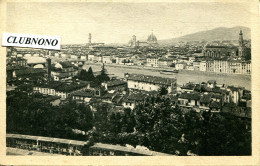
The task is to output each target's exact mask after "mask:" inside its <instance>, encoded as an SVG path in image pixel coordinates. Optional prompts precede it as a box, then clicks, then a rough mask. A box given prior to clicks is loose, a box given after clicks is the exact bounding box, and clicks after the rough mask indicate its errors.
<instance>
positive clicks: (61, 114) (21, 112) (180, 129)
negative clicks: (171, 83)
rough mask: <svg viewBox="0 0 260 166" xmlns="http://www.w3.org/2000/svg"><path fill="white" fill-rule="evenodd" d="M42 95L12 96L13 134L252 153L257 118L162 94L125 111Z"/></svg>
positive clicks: (178, 151) (184, 151) (175, 150)
mask: <svg viewBox="0 0 260 166" xmlns="http://www.w3.org/2000/svg"><path fill="white" fill-rule="evenodd" d="M35 95H40V94H35ZM39 98H40V96H38V97H37V96H28V95H27V94H26V93H23V92H16V93H15V94H12V95H10V94H8V97H7V132H10V133H20V134H30V135H42V136H51V137H59V138H69V139H79V140H89V141H90V142H92V143H94V142H103V143H111V144H121V145H125V144H130V145H133V146H137V145H142V146H145V147H147V148H149V149H150V150H155V151H159V152H164V153H170V154H175V155H190V154H196V155H204V156H211V155H251V119H246V118H239V117H236V116H234V115H231V114H228V113H222V112H220V113H212V112H202V113H199V112H196V111H194V110H187V109H182V108H180V107H178V105H174V104H173V103H172V102H171V100H170V99H169V98H167V97H165V96H161V95H158V96H156V97H149V98H146V99H144V101H143V102H140V103H138V104H137V106H136V108H135V109H134V110H131V109H129V108H127V109H125V110H124V111H123V112H116V111H114V108H113V107H112V106H111V105H110V104H107V103H100V104H97V106H96V111H93V112H94V113H93V112H92V111H91V109H90V107H89V106H86V105H83V104H76V103H75V102H73V101H69V102H68V103H65V104H62V105H60V106H52V105H51V104H50V103H49V102H47V101H45V100H37V99H39ZM73 129H78V130H81V131H84V132H86V135H84V134H76V133H75V132H73Z"/></svg>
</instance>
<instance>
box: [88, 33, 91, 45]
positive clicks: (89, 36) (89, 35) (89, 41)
mask: <svg viewBox="0 0 260 166" xmlns="http://www.w3.org/2000/svg"><path fill="white" fill-rule="evenodd" d="M88 43H89V44H91V33H89V34H88Z"/></svg>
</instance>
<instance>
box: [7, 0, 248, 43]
mask: <svg viewBox="0 0 260 166" xmlns="http://www.w3.org/2000/svg"><path fill="white" fill-rule="evenodd" d="M248 9H249V8H248V7H247V6H245V5H244V4H243V3H236V4H235V3H225V4H223V3H212V2H211V3H127V4H126V3H103V2H101V3H51V4H49V3H19V2H12V3H8V4H7V13H8V14H7V31H8V32H11V33H25V34H41V35H53V36H61V38H62V44H72V43H76V44H83V43H87V42H88V34H89V33H91V34H92V42H104V43H107V44H109V43H127V42H128V41H129V40H130V39H131V37H132V35H136V36H137V40H146V39H147V37H148V36H149V35H150V34H151V32H152V31H153V33H154V34H155V35H156V36H157V38H158V40H163V39H170V38H176V37H180V36H184V35H187V34H191V33H196V32H199V31H206V30H211V29H215V28H218V27H227V28H231V27H235V26H248V27H250V21H251V20H250V19H248V18H250V16H251V13H250V11H249V10H248ZM20 11H23V12H20ZM46 11H47V12H46ZM101 11H102V12H101ZM18 13H19V14H18ZM28 17H30V19H28ZM213 17H214V19H212V18H213ZM162 18H163V19H162ZM50 26H52V27H51V28H50Z"/></svg>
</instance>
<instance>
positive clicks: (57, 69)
mask: <svg viewBox="0 0 260 166" xmlns="http://www.w3.org/2000/svg"><path fill="white" fill-rule="evenodd" d="M27 5H29V6H30V7H31V10H28V11H26V10H25V11H26V12H24V13H25V14H22V15H21V16H20V17H21V19H20V20H19V21H18V23H17V25H19V24H24V25H28V24H29V22H30V21H29V22H27V20H24V19H23V17H26V16H27V15H32V18H31V19H32V20H34V22H33V23H31V22H30V25H31V26H32V27H34V28H35V29H37V28H38V29H37V33H44V31H48V32H49V33H52V31H55V32H57V33H58V35H60V36H61V38H62V45H61V50H47V49H32V48H19V47H7V48H6V149H7V151H6V154H7V155H36V156H46V155H47V156H49V155H51V156H59V155H64V156H250V155H251V154H252V147H251V143H252V135H251V119H252V117H251V109H252V104H251V101H252V99H251V73H252V65H251V30H250V27H247V24H246V21H247V20H246V19H242V18H241V19H240V20H237V21H239V22H234V21H232V20H235V19H236V18H237V17H239V15H236V13H235V14H233V13H232V12H228V11H226V8H227V7H229V8H232V7H233V6H232V5H234V4H227V6H224V5H219V6H217V7H216V8H213V9H211V7H212V6H210V4H190V5H187V7H186V8H185V9H184V10H190V11H191V12H194V15H193V16H191V15H190V16H189V17H192V19H190V18H186V17H187V16H186V15H185V12H184V13H181V12H180V13H181V14H182V16H181V17H182V19H183V20H184V21H183V22H184V23H182V22H180V21H178V20H176V19H177V18H176V19H174V14H170V13H171V12H172V9H175V8H176V9H179V8H181V5H177V6H174V5H172V4H171V5H165V4H149V5H148V6H146V5H144V4H131V3H130V4H129V5H128V6H126V5H123V4H122V3H110V4H109V5H102V3H99V4H96V3H83V4H81V3H76V4H75V5H74V6H73V7H72V8H71V10H69V12H68V13H64V14H65V16H67V19H68V20H72V22H71V23H70V24H73V23H75V27H73V28H72V29H73V30H72V29H71V27H70V26H68V25H67V23H68V22H67V21H66V19H64V18H61V19H60V20H56V21H57V22H53V25H55V26H54V27H53V29H52V30H49V29H44V28H43V27H44V26H45V25H43V24H41V23H42V22H40V21H37V18H38V19H41V20H43V22H44V19H45V17H43V18H40V16H38V15H37V14H35V13H36V11H37V10H38V9H37V10H36V8H35V9H34V7H35V6H37V3H35V4H33V3H28V4H27ZM38 5H39V4H38ZM160 5H161V6H163V7H164V8H165V11H164V12H162V13H160V14H159V13H157V11H160V10H161V8H160ZM196 5H197V6H196ZM205 5H206V6H207V5H209V6H208V7H207V8H210V9H211V10H210V11H206V12H208V13H209V15H214V16H216V18H217V17H221V18H222V19H226V20H228V19H231V20H230V21H223V22H221V21H219V19H216V20H209V19H208V18H205V19H206V20H207V21H204V22H203V21H199V20H198V21H197V22H196V21H192V20H193V19H194V20H196V19H197V17H201V15H198V14H196V13H197V10H199V11H200V12H202V10H206V9H204V8H203V7H205ZM14 6H15V8H20V9H24V8H25V9H26V7H25V6H24V4H20V5H17V4H16V3H13V4H10V5H9V6H8V9H9V12H10V13H16V11H15V10H14V9H13V7H14ZM39 6H41V8H42V10H43V9H45V8H47V7H48V5H47V6H46V5H42V4H40V5H39ZM195 6H196V7H195ZM234 6H236V5H234ZM238 6H239V4H238ZM56 7H60V8H59V9H57V10H56ZM194 7H195V8H196V9H195V8H194ZM97 8H98V9H102V10H104V12H105V11H107V12H108V13H109V14H108V15H106V14H105V13H104V14H102V13H101V14H97V15H95V17H94V16H93V15H91V12H92V10H93V11H95V10H96V9H97ZM205 8H206V7H205ZM79 9H89V11H86V10H85V11H80V12H77V11H78V10H79ZM112 9H113V10H112ZM236 9H237V8H236ZM40 10H41V9H40ZM65 10H66V6H62V5H60V3H57V4H54V5H53V6H51V7H50V9H49V11H50V13H49V14H50V15H51V14H54V13H56V12H61V11H65ZM122 11H127V12H126V14H118V13H119V12H122ZM145 11H146V12H145ZM220 11H223V12H224V11H225V13H224V14H225V16H223V17H222V13H221V12H220ZM234 11H235V8H234ZM70 12H71V13H70ZM88 12H89V13H88ZM238 12H239V11H238ZM72 13H73V14H72ZM144 13H145V14H144ZM155 13H156V15H155ZM224 14H223V15H224ZM241 14H246V11H243V12H241ZM47 15H48V14H47ZM133 15H135V17H134V16H133ZM46 17H47V16H46ZM166 17H167V18H168V19H170V18H173V19H172V20H170V21H169V22H167V23H166V22H165V21H163V20H164V18H165V19H166ZM94 18H95V19H94ZM10 20H12V19H11V16H10ZM220 20H221V19H220ZM84 21H85V22H84ZM214 21H216V23H215V22H214ZM218 21H219V22H218ZM11 23H12V21H10V24H11ZM187 23H189V26H187ZM76 24H77V25H76ZM110 24H111V25H116V26H114V28H111V29H110V30H107V29H106V28H105V27H109V26H108V25H110ZM103 25H104V27H102V26H103ZM170 25H172V26H171V28H169V26H170ZM209 25H210V26H209ZM185 26H186V27H187V29H185V28H184V27H185ZM39 27H41V28H39ZM83 27H84V28H83ZM111 27H112V26H111ZM127 27H129V29H128V28H127ZM164 27H166V28H164ZM194 27H197V28H194ZM208 27H209V28H208ZM102 28H103V29H102ZM10 29H11V30H12V31H15V32H16V31H17V28H16V26H13V27H10ZM108 29H109V28H108ZM113 29H114V31H113ZM35 32H36V31H35ZM65 32H66V33H65ZM69 32H71V34H70V33H69ZM63 33H64V34H63Z"/></svg>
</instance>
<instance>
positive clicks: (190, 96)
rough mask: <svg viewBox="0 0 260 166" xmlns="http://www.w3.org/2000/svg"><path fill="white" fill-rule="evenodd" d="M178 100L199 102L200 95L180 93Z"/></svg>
mask: <svg viewBox="0 0 260 166" xmlns="http://www.w3.org/2000/svg"><path fill="white" fill-rule="evenodd" d="M179 98H181V99H189V100H200V94H199V93H196V92H195V93H186V92H184V93H182V94H181V95H180V96H179Z"/></svg>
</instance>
